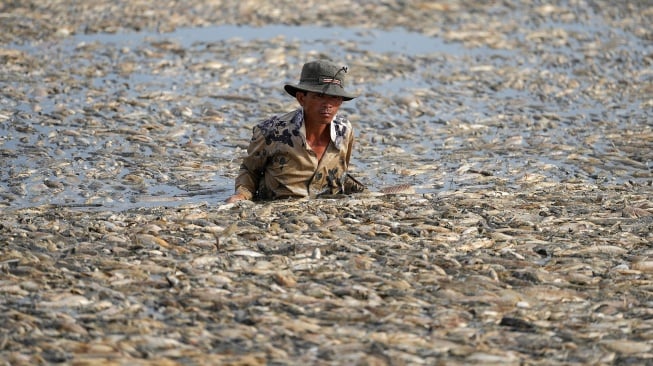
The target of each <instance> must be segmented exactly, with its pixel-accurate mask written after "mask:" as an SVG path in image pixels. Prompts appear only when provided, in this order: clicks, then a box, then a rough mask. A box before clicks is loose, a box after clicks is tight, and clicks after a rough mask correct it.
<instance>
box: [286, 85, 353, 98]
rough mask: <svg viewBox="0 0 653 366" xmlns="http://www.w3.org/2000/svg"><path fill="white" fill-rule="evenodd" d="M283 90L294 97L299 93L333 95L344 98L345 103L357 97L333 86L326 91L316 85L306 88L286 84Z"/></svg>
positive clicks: (322, 86)
mask: <svg viewBox="0 0 653 366" xmlns="http://www.w3.org/2000/svg"><path fill="white" fill-rule="evenodd" d="M283 88H284V89H285V90H286V92H287V93H288V94H290V95H292V96H293V97H294V96H295V95H296V94H297V92H298V91H305V92H314V93H320V94H326V95H333V96H336V97H342V100H343V101H348V100H352V99H354V98H356V97H357V95H353V94H349V93H347V92H345V91H343V90H342V88H340V87H338V86H332V85H329V86H328V87H327V88H326V89H325V88H324V85H316V86H315V87H313V86H305V85H302V86H300V85H291V84H286V85H284V87H283Z"/></svg>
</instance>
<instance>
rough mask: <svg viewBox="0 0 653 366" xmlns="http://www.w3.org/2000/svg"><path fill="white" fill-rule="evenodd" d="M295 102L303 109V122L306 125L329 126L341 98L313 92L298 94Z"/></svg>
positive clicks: (340, 102)
mask: <svg viewBox="0 0 653 366" xmlns="http://www.w3.org/2000/svg"><path fill="white" fill-rule="evenodd" d="M296 96H297V101H298V102H299V104H300V105H301V106H302V107H304V120H305V121H307V122H308V123H317V124H329V123H331V121H332V120H333V117H335V115H336V113H337V112H338V109H339V108H340V105H341V104H342V97H336V96H333V95H326V94H320V93H314V92H306V93H303V92H298V93H297V94H296Z"/></svg>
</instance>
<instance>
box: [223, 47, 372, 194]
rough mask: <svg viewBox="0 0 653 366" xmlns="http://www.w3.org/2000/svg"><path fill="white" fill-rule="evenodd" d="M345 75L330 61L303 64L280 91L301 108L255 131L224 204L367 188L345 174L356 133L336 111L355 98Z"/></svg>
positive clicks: (274, 118)
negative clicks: (297, 77)
mask: <svg viewBox="0 0 653 366" xmlns="http://www.w3.org/2000/svg"><path fill="white" fill-rule="evenodd" d="M346 73H347V68H346V67H339V66H336V65H335V64H333V63H332V62H330V61H324V60H320V61H311V62H308V63H306V64H304V66H303V67H302V72H301V76H300V80H299V84H297V85H291V84H286V85H285V86H284V89H285V90H286V92H287V93H288V94H290V95H292V96H293V97H295V98H296V99H297V102H298V103H299V105H300V108H298V109H296V110H294V111H292V112H290V113H287V114H284V115H282V116H273V117H272V118H270V119H268V120H266V121H263V122H261V123H259V124H258V125H256V126H255V127H254V129H253V133H252V139H251V141H250V143H249V147H248V148H247V156H246V157H245V158H244V159H243V162H242V164H241V165H240V171H239V174H238V178H236V184H235V186H236V193H235V194H234V195H232V196H231V197H229V198H227V200H226V202H228V203H230V202H236V201H239V200H259V199H280V198H289V197H313V196H318V195H320V194H338V193H345V194H349V193H355V192H362V191H363V190H364V189H365V187H364V186H363V185H362V184H360V183H359V182H358V181H356V180H355V179H353V178H352V177H350V176H349V175H348V174H347V168H348V166H349V160H350V158H351V152H352V149H353V144H354V131H353V129H352V126H351V123H350V122H349V121H348V120H347V119H346V118H345V117H344V116H341V115H339V114H338V109H339V108H340V105H341V104H342V102H344V101H349V100H352V99H354V98H356V96H354V95H352V94H349V93H348V92H346V91H345V74H346Z"/></svg>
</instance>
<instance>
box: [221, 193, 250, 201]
mask: <svg viewBox="0 0 653 366" xmlns="http://www.w3.org/2000/svg"><path fill="white" fill-rule="evenodd" d="M246 199H247V198H246V197H245V196H243V195H242V194H241V193H236V194H234V195H233V196H231V197H229V198H227V199H226V200H224V201H225V202H226V203H234V202H237V201H242V200H246Z"/></svg>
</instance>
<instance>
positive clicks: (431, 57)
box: [0, 21, 653, 209]
mask: <svg viewBox="0 0 653 366" xmlns="http://www.w3.org/2000/svg"><path fill="white" fill-rule="evenodd" d="M534 29H535V30H543V32H544V33H536V32H535V30H534V31H533V32H535V33H530V34H529V36H530V38H529V37H525V36H524V35H523V34H519V33H516V34H515V35H514V38H513V39H507V40H505V42H506V44H507V45H504V46H503V47H488V46H486V45H482V44H473V43H471V44H470V43H469V42H466V41H465V38H464V37H463V36H461V38H460V41H456V37H453V38H454V40H451V39H449V40H444V39H443V38H439V37H430V36H426V35H423V34H419V33H414V32H408V31H405V30H401V29H395V30H391V31H381V30H370V29H362V28H361V29H357V28H338V27H311V26H300V27H290V26H266V27H247V26H216V27H206V28H182V29H178V30H177V31H175V32H172V33H166V34H156V33H147V32H141V33H123V34H94V35H77V36H73V37H70V38H67V39H65V40H64V41H61V42H50V43H33V44H30V45H25V46H15V47H14V49H15V50H16V51H18V52H20V55H14V56H11V57H9V59H10V61H12V62H14V63H15V65H16V66H15V68H14V69H11V70H10V72H8V73H7V75H5V76H6V77H5V78H6V79H7V80H6V82H5V87H4V94H3V96H2V103H1V104H0V136H1V137H0V153H1V155H2V167H3V169H2V172H1V173H0V178H1V179H0V205H3V206H5V207H13V208H18V207H28V206H34V205H42V204H55V205H64V206H89V207H95V206H98V207H103V208H109V209H127V208H133V207H142V206H152V205H166V206H170V205H180V204H186V203H199V202H207V203H209V204H212V203H218V202H220V201H222V200H223V199H224V198H225V197H227V196H228V195H229V194H230V193H231V192H232V189H233V187H232V184H233V183H232V182H233V179H234V177H235V174H236V171H237V168H238V162H239V159H240V157H242V156H243V154H244V152H245V148H246V146H247V140H248V138H249V133H250V127H251V126H252V125H253V124H254V123H255V122H256V121H258V120H260V119H262V118H265V117H267V116H268V115H269V114H271V113H281V112H283V111H285V110H287V109H289V108H292V107H294V103H293V101H292V100H291V99H290V98H288V97H287V96H286V95H284V93H283V91H282V88H281V86H282V85H283V83H286V82H294V81H295V79H296V78H297V73H298V70H299V67H300V65H301V64H302V63H303V62H304V61H306V60H307V59H309V58H314V57H324V56H327V57H332V58H335V59H340V60H343V62H346V63H348V64H349V65H350V68H351V70H352V71H351V74H352V85H351V87H352V88H353V89H354V90H356V91H358V92H359V93H360V94H361V98H358V99H356V100H355V101H353V102H351V103H349V104H347V105H345V106H343V110H344V112H345V113H347V114H349V115H350V119H352V121H353V122H354V123H355V125H356V128H357V134H358V136H359V142H358V149H357V152H356V154H355V157H354V161H353V172H354V174H355V175H357V176H359V177H360V178H361V179H362V180H363V181H365V182H366V183H367V184H368V185H369V186H370V188H372V189H373V190H374V189H378V188H379V187H382V186H385V185H390V184H398V183H410V184H413V185H415V187H416V188H417V191H418V192H419V193H436V192H440V191H442V190H457V189H487V188H497V187H499V188H501V189H519V188H520V185H522V184H527V183H528V182H531V181H534V180H536V181H541V180H550V181H552V182H560V181H566V180H576V181H578V180H580V181H587V182H592V183H601V184H623V183H625V182H629V181H631V182H632V181H641V182H644V183H646V182H648V181H650V179H651V175H652V174H651V171H652V169H653V160H652V158H653V156H652V154H651V152H650V147H651V145H650V141H648V140H642V141H638V140H637V139H638V130H641V129H644V130H647V131H650V128H651V120H653V113H652V112H651V109H652V103H651V93H650V91H646V90H644V91H641V92H640V93H639V94H638V93H637V92H636V91H633V90H629V89H628V88H627V87H625V88H624V87H622V84H627V83H628V78H635V79H637V78H639V79H640V80H635V81H641V79H650V78H651V74H650V72H646V71H645V70H646V62H649V63H650V60H649V61H646V60H647V57H648V58H650V55H651V53H652V52H653V46H652V45H651V44H650V43H647V42H645V41H644V40H641V39H639V38H637V37H635V36H633V35H630V34H627V33H625V32H623V31H620V30H617V29H613V28H610V27H608V26H606V25H603V24H601V23H600V22H598V21H596V22H592V21H589V22H586V24H583V25H581V24H573V23H572V24H570V23H554V22H549V23H543V24H539V25H537V26H534ZM547 29H552V30H555V31H557V32H558V33H559V35H558V36H557V37H558V38H559V42H539V41H538V37H541V38H544V37H546V36H547V34H546V30H547ZM554 33H555V32H554ZM449 38H452V37H451V36H450V37H449ZM527 38H528V39H527ZM597 61H601V62H603V63H602V64H601V65H600V67H599V66H597V64H596V62H597ZM647 149H648V150H647ZM470 174H472V175H474V178H470V177H471V176H470ZM479 174H480V176H481V177H482V179H477V178H476V177H477V176H478V175H479Z"/></svg>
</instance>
